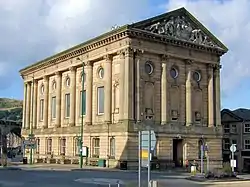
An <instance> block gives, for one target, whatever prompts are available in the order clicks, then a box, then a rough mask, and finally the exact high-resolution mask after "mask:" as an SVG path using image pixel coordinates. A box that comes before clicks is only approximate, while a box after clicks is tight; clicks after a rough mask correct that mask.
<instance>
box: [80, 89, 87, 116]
mask: <svg viewBox="0 0 250 187" xmlns="http://www.w3.org/2000/svg"><path fill="white" fill-rule="evenodd" d="M82 97H83V100H82ZM82 106H83V108H82ZM79 113H80V115H81V114H82V115H85V114H86V90H83V92H82V91H80V112H79Z"/></svg>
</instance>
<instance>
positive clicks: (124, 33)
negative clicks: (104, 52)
mask: <svg viewBox="0 0 250 187" xmlns="http://www.w3.org/2000/svg"><path fill="white" fill-rule="evenodd" d="M126 37H136V38H142V39H146V40H149V41H154V42H161V43H167V44H171V45H174V46H180V47H187V48H192V49H196V50H202V51H204V52H210V53H214V54H217V55H223V54H224V53H225V51H224V50H223V49H219V48H213V47H205V46H201V45H197V44H194V43H191V42H188V41H181V40H176V39H171V38H166V37H164V36H160V35H157V34H153V33H150V32H147V31H143V30H139V29H135V28H128V26H127V25H125V26H124V27H120V28H119V29H116V30H113V31H111V32H109V33H106V34H104V35H101V36H99V37H97V38H94V39H92V40H89V41H87V42H85V43H82V44H80V45H78V46H75V47H73V48H70V49H68V50H66V51H63V52H61V53H58V54H56V55H54V56H52V57H49V58H47V59H44V60H42V61H39V62H37V63H35V64H33V65H30V66H28V67H26V68H24V69H22V70H20V74H21V75H22V76H23V75H26V74H27V73H29V72H34V71H36V70H39V69H41V68H46V67H49V66H51V65H55V64H58V63H60V62H63V61H66V60H68V59H72V58H76V57H79V56H80V55H83V54H86V53H88V52H89V51H92V50H95V49H97V48H100V47H102V46H105V45H108V44H109V43H112V42H115V41H118V40H120V39H122V38H126ZM126 52H127V53H126ZM130 52H132V51H129V50H125V54H130Z"/></svg>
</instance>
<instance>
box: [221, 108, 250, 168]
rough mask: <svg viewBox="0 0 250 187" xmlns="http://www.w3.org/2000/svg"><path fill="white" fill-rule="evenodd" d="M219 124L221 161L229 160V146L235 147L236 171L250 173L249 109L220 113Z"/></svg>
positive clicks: (227, 110)
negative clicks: (221, 132) (220, 129)
mask: <svg viewBox="0 0 250 187" xmlns="http://www.w3.org/2000/svg"><path fill="white" fill-rule="evenodd" d="M221 124H222V126H223V145H222V149H223V150H222V153H223V161H224V162H229V161H230V159H231V151H230V146H231V145H232V144H236V145H237V151H236V152H235V156H234V159H235V160H236V161H237V168H236V169H237V170H238V171H248V172H250V109H243V108H240V109H237V110H233V111H231V110H229V109H223V110H222V111H221Z"/></svg>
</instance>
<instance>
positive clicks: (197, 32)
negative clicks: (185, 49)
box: [145, 16, 218, 47]
mask: <svg viewBox="0 0 250 187" xmlns="http://www.w3.org/2000/svg"><path fill="white" fill-rule="evenodd" d="M145 30H146V31H149V32H152V33H155V34H161V35H166V36H168V37H173V38H176V39H180V40H186V41H190V42H193V43H196V44H200V45H206V46H210V47H218V46H217V45H216V44H215V43H214V42H213V41H212V40H211V39H210V38H209V37H208V36H206V35H205V34H204V33H203V32H202V31H201V29H199V28H196V27H195V26H193V25H192V24H191V23H190V22H189V21H187V19H186V18H185V17H184V16H177V17H174V16H172V17H170V19H165V20H163V21H159V22H157V23H154V24H152V25H150V26H148V27H146V28H145Z"/></svg>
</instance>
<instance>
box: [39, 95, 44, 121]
mask: <svg viewBox="0 0 250 187" xmlns="http://www.w3.org/2000/svg"><path fill="white" fill-rule="evenodd" d="M43 110H44V99H41V100H40V114H39V120H40V121H43V113H44V112H43Z"/></svg>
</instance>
